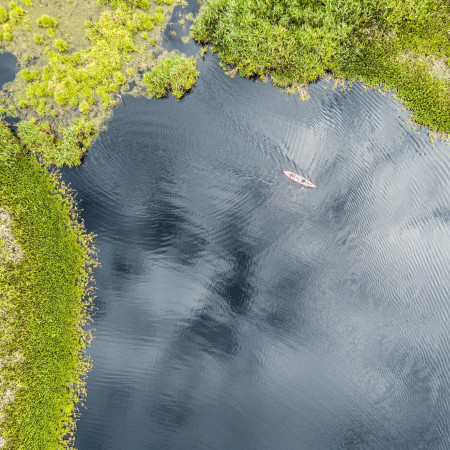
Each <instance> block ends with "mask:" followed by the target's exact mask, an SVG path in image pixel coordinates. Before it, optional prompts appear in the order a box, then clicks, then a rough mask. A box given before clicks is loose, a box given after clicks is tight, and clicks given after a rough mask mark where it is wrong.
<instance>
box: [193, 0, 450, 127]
mask: <svg viewBox="0 0 450 450" xmlns="http://www.w3.org/2000/svg"><path fill="white" fill-rule="evenodd" d="M449 17H450V4H449V3H448V1H446V0H408V1H406V2H400V1H399V0H368V1H367V2H364V4H363V3H361V2H356V1H353V0H327V1H326V2H321V1H317V0H307V1H299V0H296V1H283V0H211V1H209V2H208V3H206V4H205V5H204V6H203V7H202V10H201V13H200V14H199V17H198V18H197V21H196V24H195V25H194V27H193V28H192V36H193V37H194V38H195V39H196V40H198V41H199V42H201V43H203V44H205V43H208V42H210V43H213V45H214V47H213V51H216V52H218V54H219V57H220V58H221V61H222V64H223V65H224V66H225V67H228V66H235V67H236V69H237V71H238V72H239V74H240V75H242V76H244V77H254V76H257V77H260V78H262V79H264V80H266V79H267V78H268V77H269V76H270V77H271V79H272V81H273V83H274V84H275V85H277V86H280V87H281V88H283V89H288V90H291V91H300V92H305V91H304V87H305V86H306V85H307V84H308V83H310V82H313V81H315V80H317V79H318V78H320V77H323V76H324V75H325V74H326V73H331V74H332V75H334V76H335V77H337V78H346V79H349V80H351V81H352V82H353V81H355V80H361V81H364V82H365V83H366V84H367V85H369V86H377V85H381V86H382V87H383V88H389V89H392V90H394V91H395V92H396V93H397V95H398V97H399V98H400V100H401V101H403V102H404V103H405V104H406V106H408V107H409V108H411V109H412V110H413V113H412V114H413V115H412V117H413V119H414V120H415V121H416V122H418V123H420V124H422V125H428V126H430V127H431V128H432V129H433V130H437V131H440V132H450V83H449V79H448V78H445V77H441V78H440V77H439V74H438V73H436V71H435V70H434V69H433V65H434V63H433V61H436V60H440V61H441V62H442V64H444V66H445V67H446V69H445V70H447V71H448V62H449V55H450V40H449V38H448V36H449V32H450V21H449V20H448V18H449ZM445 70H444V71H445Z"/></svg>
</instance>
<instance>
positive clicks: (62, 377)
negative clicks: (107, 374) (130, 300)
mask: <svg viewBox="0 0 450 450" xmlns="http://www.w3.org/2000/svg"><path fill="white" fill-rule="evenodd" d="M0 207H1V208H4V209H5V210H6V211H8V213H9V215H10V216H11V219H12V226H11V227H12V233H13V235H14V239H15V240H16V241H17V243H18V244H19V245H20V247H21V249H22V252H23V255H24V257H23V258H22V259H21V260H20V261H19V262H17V263H16V264H12V263H8V262H5V261H3V263H2V264H1V265H0V291H1V292H2V298H1V300H2V306H5V303H6V306H7V305H9V306H10V307H11V308H12V309H13V320H11V321H10V322H9V324H8V327H9V329H8V334H7V335H8V339H7V340H6V342H2V345H1V346H0V349H1V354H0V357H2V358H5V357H7V356H8V355H14V354H17V353H18V354H20V355H22V358H23V361H22V362H20V363H19V364H18V365H15V366H13V367H3V368H2V370H1V372H0V379H2V380H3V381H4V382H5V384H6V385H8V383H9V384H11V383H13V384H14V385H15V386H18V388H17V389H16V392H15V399H14V401H13V402H12V403H11V404H9V405H7V406H6V409H5V411H6V416H5V418H4V419H3V421H2V423H1V424H0V427H1V429H2V436H3V437H5V438H6V440H7V448H11V449H16V448H17V449H27V450H28V449H30V450H31V449H39V450H44V449H52V450H53V449H56V448H63V447H64V446H65V445H66V444H67V443H68V442H70V440H71V439H72V437H73V431H74V425H75V420H74V414H75V410H74V405H75V404H76V403H77V402H78V401H79V399H80V398H83V397H84V383H83V374H85V373H86V371H87V369H88V367H89V363H88V361H86V359H85V357H84V356H83V354H84V353H83V350H84V348H85V346H86V343H87V340H88V339H89V334H88V332H87V331H86V329H85V326H86V321H87V320H88V317H89V314H88V309H89V304H90V299H89V295H90V290H89V288H88V286H89V282H90V279H91V272H92V268H93V265H94V259H93V251H94V249H93V246H92V237H91V236H90V235H87V234H86V232H85V230H84V227H83V225H82V224H81V223H80V222H79V217H78V215H77V213H76V211H75V205H74V203H73V200H72V198H71V196H70V195H69V193H68V192H67V189H66V188H65V187H64V186H63V185H62V184H61V182H60V180H59V179H58V176H57V175H56V174H50V175H49V173H48V172H47V170H45V169H43V168H42V167H41V166H40V164H39V163H38V161H37V160H36V158H35V157H34V156H30V155H28V154H27V153H26V152H25V151H24V150H23V148H22V147H21V146H20V144H19V143H18V141H17V140H16V139H15V138H14V137H13V136H12V134H11V133H10V131H9V129H8V128H7V127H6V125H4V124H0ZM2 325H3V323H2Z"/></svg>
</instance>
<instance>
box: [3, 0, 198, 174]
mask: <svg viewBox="0 0 450 450" xmlns="http://www.w3.org/2000/svg"><path fill="white" fill-rule="evenodd" d="M74 2H75V3H77V6H78V9H80V8H82V9H86V10H88V11H89V12H90V16H89V17H91V16H94V18H92V19H91V18H89V19H88V18H87V17H86V18H85V19H86V20H84V21H83V22H82V23H79V21H77V20H71V21H70V20H69V19H68V18H70V17H71V16H72V15H74V14H75V15H76V17H79V16H81V17H82V16H83V11H80V12H78V11H75V10H72V9H70V8H71V6H72V2H69V4H68V3H67V1H66V0H55V1H54V2H53V4H54V5H53V9H54V13H55V17H53V15H52V14H50V13H51V10H49V9H44V10H40V11H37V10H38V9H39V8H37V6H34V7H32V8H30V11H29V14H28V16H29V17H28V19H27V20H25V21H24V25H23V26H22V27H19V28H17V31H16V34H15V37H14V41H13V42H11V43H9V44H8V45H6V47H5V48H6V49H7V50H10V51H11V52H13V53H14V54H16V55H17V56H18V58H19V64H20V66H21V71H20V73H19V75H18V76H17V77H16V79H15V80H14V81H13V82H12V83H9V84H7V85H6V86H5V89H4V92H3V96H2V98H0V115H1V114H4V115H5V116H6V115H9V116H18V117H19V118H20V119H21V120H25V119H26V120H27V123H26V124H24V125H22V126H21V131H22V132H21V133H19V136H20V138H21V139H22V138H24V137H25V139H24V141H23V142H24V144H25V145H26V146H27V148H28V149H29V150H30V151H35V152H41V153H42V155H43V158H44V160H45V161H46V162H48V163H52V164H57V165H76V164H79V163H80V161H81V158H82V156H83V154H84V152H85V151H86V149H87V148H88V147H89V145H91V143H92V141H93V138H94V137H96V136H97V135H98V131H99V129H100V128H101V127H102V125H103V124H104V123H105V121H106V120H107V118H108V117H109V114H110V111H111V109H112V107H113V106H115V105H117V104H118V103H119V102H120V99H121V95H122V94H123V93H124V92H127V90H128V85H129V83H130V82H134V83H135V84H136V85H137V88H136V90H135V91H136V92H135V93H138V94H144V93H146V92H147V89H146V84H147V83H144V80H143V77H144V74H145V73H146V71H148V69H151V68H153V67H154V66H155V65H156V64H157V62H159V61H161V60H162V59H164V58H166V57H167V55H166V52H161V48H158V47H157V46H156V44H157V42H158V40H159V39H160V37H161V33H162V30H163V27H164V26H165V24H166V23H167V20H168V18H169V17H170V14H171V12H172V10H173V7H174V5H175V3H174V0H164V1H161V0H98V1H94V0H90V1H87V2H85V3H87V5H86V8H84V7H83V5H82V4H81V3H82V2H81V3H80V0H74ZM92 4H94V9H93V6H92ZM38 12H39V14H38ZM94 12H95V14H94ZM7 15H8V19H7V20H8V21H10V20H11V19H10V18H9V17H10V15H11V14H10V13H9V12H8V11H7ZM95 16H97V17H96V18H95ZM0 18H1V10H0ZM69 22H70V23H69ZM74 23H75V24H77V27H76V28H74V25H73V24H74ZM67 29H70V31H71V34H69V33H67V32H66V30H67ZM81 37H82V39H81ZM156 51H158V52H159V53H160V56H159V58H158V59H156V58H155V56H154V53H155V52H156ZM177 61H178V60H177ZM180 67H181V66H180ZM174 73H175V72H174ZM166 82H167V83H170V81H169V80H166ZM175 84H176V82H175ZM188 84H189V83H188ZM180 86H181V85H180ZM168 89H170V86H168ZM175 91H176V92H177V95H178V92H180V91H177V90H176V87H175ZM150 95H151V94H150ZM82 127H84V130H81V131H80V128H82ZM33 128H35V129H33ZM67 128H68V131H67V132H64V131H62V130H63V129H67ZM79 131H80V132H79ZM74 134H76V135H77V136H78V137H80V135H81V138H75V139H72V137H73V135H74ZM51 135H52V136H51ZM68 137H70V138H71V139H70V142H67V143H66V142H65V140H66V138H68ZM34 138H36V141H34ZM43 142H44V145H43ZM74 143H78V144H79V147H78V148H77V149H75V148H74V147H73V144H74Z"/></svg>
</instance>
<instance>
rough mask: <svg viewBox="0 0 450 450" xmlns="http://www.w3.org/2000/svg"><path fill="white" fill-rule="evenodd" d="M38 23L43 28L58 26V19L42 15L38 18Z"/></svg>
mask: <svg viewBox="0 0 450 450" xmlns="http://www.w3.org/2000/svg"><path fill="white" fill-rule="evenodd" d="M37 24H38V25H39V26H40V27H42V28H56V27H57V26H58V21H57V20H56V19H54V18H53V17H50V16H47V15H45V16H42V17H39V19H38V20H37Z"/></svg>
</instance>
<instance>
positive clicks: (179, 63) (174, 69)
mask: <svg viewBox="0 0 450 450" xmlns="http://www.w3.org/2000/svg"><path fill="white" fill-rule="evenodd" d="M198 75H199V72H198V71H197V61H196V60H195V58H194V57H192V56H191V57H190V58H187V57H185V56H184V55H175V56H174V57H172V58H166V59H164V60H162V61H161V62H160V63H158V64H157V65H156V67H155V68H154V69H153V70H152V71H151V72H147V73H145V74H144V83H145V85H146V86H147V89H148V91H147V95H148V96H149V97H156V98H161V97H164V96H166V95H167V93H168V92H169V91H170V92H172V94H173V96H174V97H175V98H177V99H180V98H181V97H183V95H184V94H185V93H186V92H187V91H189V90H190V89H191V88H192V86H193V85H194V84H195V82H196V80H197V77H198Z"/></svg>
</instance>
